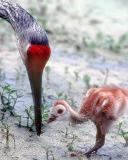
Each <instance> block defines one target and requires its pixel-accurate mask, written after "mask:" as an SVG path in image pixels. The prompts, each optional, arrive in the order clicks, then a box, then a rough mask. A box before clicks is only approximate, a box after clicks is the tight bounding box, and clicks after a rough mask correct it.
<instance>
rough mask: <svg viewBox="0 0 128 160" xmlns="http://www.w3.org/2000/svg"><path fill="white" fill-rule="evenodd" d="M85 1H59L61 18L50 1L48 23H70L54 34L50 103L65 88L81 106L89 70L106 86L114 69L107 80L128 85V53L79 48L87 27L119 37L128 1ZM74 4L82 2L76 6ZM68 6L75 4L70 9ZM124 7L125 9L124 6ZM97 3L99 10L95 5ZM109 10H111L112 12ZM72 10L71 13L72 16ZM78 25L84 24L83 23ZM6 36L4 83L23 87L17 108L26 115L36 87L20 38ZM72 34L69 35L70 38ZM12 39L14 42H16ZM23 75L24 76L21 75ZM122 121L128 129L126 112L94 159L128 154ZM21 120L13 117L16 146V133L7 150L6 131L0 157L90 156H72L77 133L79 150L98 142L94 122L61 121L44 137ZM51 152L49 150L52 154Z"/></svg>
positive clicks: (59, 159) (1, 63) (121, 159)
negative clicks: (31, 81) (29, 75)
mask: <svg viewBox="0 0 128 160" xmlns="http://www.w3.org/2000/svg"><path fill="white" fill-rule="evenodd" d="M34 2H35V1H34ZM44 2H45V1H44ZM49 2H51V1H49ZM35 3H36V2H35ZM80 3H83V5H82V6H83V8H82V9H81V7H80V6H79V4H78V2H77V1H76V0H74V1H73V4H72V3H71V1H69V2H66V3H64V4H63V1H59V3H58V4H62V5H61V6H64V11H63V12H64V13H63V12H62V11H61V12H60V16H58V17H57V16H52V14H53V12H54V15H56V14H57V13H58V12H57V11H56V10H55V6H54V3H52V2H51V3H48V4H49V10H48V11H47V13H46V14H47V15H49V18H51V20H50V22H49V23H47V27H48V28H50V23H52V22H53V21H55V22H58V21H59V22H60V20H61V23H55V25H54V26H53V28H54V29H58V28H61V27H62V26H64V27H65V29H64V30H66V31H67V32H66V34H61V33H58V32H57V31H56V36H55V35H54V34H53V35H49V38H50V43H51V47H52V54H51V58H50V60H49V62H48V64H47V65H48V66H50V68H51V71H50V74H49V84H47V79H46V72H44V76H43V88H44V96H45V99H46V102H47V103H48V104H49V106H50V105H51V103H52V101H53V100H52V99H51V98H50V97H51V96H53V95H54V96H56V95H57V94H58V93H60V92H64V93H65V94H66V95H68V97H72V98H73V100H75V102H76V103H75V104H76V106H79V104H80V101H81V99H82V96H83V93H84V91H85V89H86V85H85V84H84V82H83V76H84V75H85V74H88V75H89V76H90V77H91V82H90V83H91V85H102V84H103V83H104V79H105V73H106V69H108V79H107V84H116V85H121V86H128V83H127V82H128V73H127V68H128V57H127V56H126V57H122V56H121V55H114V54H111V53H108V52H107V54H104V52H103V51H100V52H99V53H97V54H95V55H93V54H90V53H88V52H87V51H86V50H83V48H82V49H81V50H80V51H79V52H77V51H76V50H75V49H74V47H73V46H75V44H76V43H77V42H78V44H80V42H81V38H82V36H79V34H81V35H83V34H84V33H85V32H88V33H89V34H91V35H92V36H94V35H95V33H96V32H97V31H99V30H100V31H103V32H105V33H110V34H111V35H113V36H115V37H118V36H120V35H121V34H122V33H124V32H125V31H127V26H128V14H127V5H124V4H127V1H119V0H118V1H116V0H112V1H110V0H109V1H108V2H107V3H106V5H104V3H103V1H101V0H99V1H98V2H97V3H96V4H95V3H94V0H91V1H86V2H85V1H84V0H83V1H82V0H81V1H80ZM20 4H22V1H20ZM71 4H72V5H74V6H78V7H72V8H71ZM94 4H95V6H94ZM23 6H24V7H26V8H27V6H28V1H26V3H24V4H23ZM67 6H68V7H69V6H70V9H69V8H68V7H67ZM84 6H86V7H85V9H86V12H87V9H88V12H89V13H90V14H88V17H87V18H86V19H83V16H84V14H85V13H86V12H85V13H83V11H85V9H84ZM120 6H121V7H122V9H120ZM62 8H63V7H62ZM73 8H76V9H73ZM91 8H92V9H93V10H91ZM89 9H90V10H89ZM80 10H82V11H81V12H79V15H78V17H76V14H75V13H77V11H80ZM108 10H109V11H110V12H108ZM50 11H51V12H50ZM62 13H63V14H62ZM101 13H102V14H101ZM69 15H70V16H71V17H69ZM68 17H69V18H68ZM71 18H72V23H66V25H65V22H69V21H70V20H71ZM95 18H96V19H97V18H98V20H99V21H100V23H98V24H97V25H96V26H94V25H90V21H91V20H92V19H93V20H94V19H95ZM62 19H63V21H62ZM72 24H73V25H72ZM78 24H79V25H80V26H84V27H79V25H78ZM85 26H86V27H85ZM110 26H111V27H110ZM7 27H8V26H7ZM57 27H58V28H57ZM108 28H109V29H108ZM8 29H9V28H8ZM10 30H11V29H10ZM10 30H8V32H10ZM71 31H72V32H71ZM69 33H70V34H69ZM71 33H72V34H71ZM76 33H77V34H76ZM78 33H79V34H78ZM53 37H55V38H54V39H53ZM5 38H8V39H9V41H8V42H7V46H8V47H6V45H1V54H0V69H1V76H2V75H4V76H5V78H4V79H3V80H1V81H0V83H1V84H4V83H5V82H6V83H9V84H11V85H12V86H14V87H15V88H17V89H23V91H24V96H23V97H22V99H21V101H20V102H19V103H17V105H16V108H15V109H16V112H18V113H19V114H21V115H24V114H25V113H24V109H25V106H29V105H31V104H32V99H31V91H30V86H29V82H28V78H27V75H26V71H25V68H24V66H23V64H22V61H21V59H20V58H19V54H18V51H17V49H16V44H15V41H16V39H15V38H14V36H13V35H11V36H10V37H5ZM77 38H78V39H77ZM65 39H66V42H65ZM67 39H69V41H68V40H67ZM74 39H75V40H74ZM76 39H77V40H76ZM52 40H53V41H52ZM10 41H12V43H11V44H10ZM105 53H106V52H105ZM12 62H13V63H12ZM74 72H78V73H79V78H78V80H77V81H76V80H75V74H74ZM17 76H18V78H16V77H17ZM122 121H123V128H124V130H125V131H127V128H128V120H127V116H123V117H121V118H120V119H119V120H118V121H117V122H116V123H115V124H114V125H113V126H112V128H111V131H110V133H109V134H108V135H107V137H106V144H105V145H104V147H103V148H102V149H100V150H99V152H98V155H94V156H92V157H91V158H90V159H92V160H93V159H94V160H108V159H112V160H127V159H128V158H127V157H128V148H127V147H125V146H124V145H125V141H124V139H123V138H122V137H121V136H120V135H118V124H119V122H122ZM16 122H17V119H15V118H12V117H9V118H8V123H9V125H10V132H11V133H12V134H14V135H15V140H16V147H15V148H14V143H13V140H12V139H11V138H10V148H9V149H6V147H5V146H6V144H5V138H3V137H2V133H0V160H47V159H48V160H72V159H76V160H86V159H87V158H86V157H81V158H80V157H79V158H78V157H77V158H71V157H70V152H69V150H68V145H69V144H70V143H71V141H72V138H73V136H76V139H75V141H74V143H73V148H74V149H75V150H82V151H87V150H88V149H89V148H90V147H91V146H93V144H94V141H95V131H96V130H95V126H94V125H93V123H91V122H90V121H89V122H86V123H85V124H81V125H77V126H75V127H73V126H69V123H68V122H55V123H53V124H50V125H46V126H45V128H44V133H43V134H42V135H41V136H40V137H37V136H36V135H35V133H32V132H29V131H28V130H27V129H25V128H23V127H21V128H19V127H18V126H17V125H15V123H16ZM66 130H68V135H67V136H65V134H66ZM47 151H48V154H49V157H48V158H47Z"/></svg>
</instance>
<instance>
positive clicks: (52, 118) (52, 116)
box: [47, 114, 57, 123]
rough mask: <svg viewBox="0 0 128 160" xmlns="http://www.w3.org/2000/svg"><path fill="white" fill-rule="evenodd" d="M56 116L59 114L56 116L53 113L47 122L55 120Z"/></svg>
mask: <svg viewBox="0 0 128 160" xmlns="http://www.w3.org/2000/svg"><path fill="white" fill-rule="evenodd" d="M56 118H57V116H55V115H54V114H51V115H50V117H49V119H48V121H47V123H51V122H53V121H55V120H56Z"/></svg>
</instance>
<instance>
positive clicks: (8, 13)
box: [0, 0, 34, 34]
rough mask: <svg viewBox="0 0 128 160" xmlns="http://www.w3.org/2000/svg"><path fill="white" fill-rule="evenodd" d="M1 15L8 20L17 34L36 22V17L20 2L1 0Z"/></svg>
mask: <svg viewBox="0 0 128 160" xmlns="http://www.w3.org/2000/svg"><path fill="white" fill-rule="evenodd" d="M0 17H1V18H3V19H5V20H7V21H8V22H9V23H10V24H11V25H12V27H13V29H14V30H15V32H16V33H17V34H20V33H21V32H22V31H24V30H26V29H27V28H29V27H30V26H32V25H33V23H34V18H33V17H32V16H31V15H30V14H29V13H28V12H27V11H26V10H24V9H23V8H22V7H21V6H19V5H18V4H13V3H10V2H7V1H3V0H0Z"/></svg>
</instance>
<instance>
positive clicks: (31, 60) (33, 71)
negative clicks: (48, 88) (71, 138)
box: [25, 45, 50, 135]
mask: <svg viewBox="0 0 128 160" xmlns="http://www.w3.org/2000/svg"><path fill="white" fill-rule="evenodd" d="M49 57H50V48H49V46H48V45H46V46H44V45H31V46H30V47H29V48H28V50H27V58H26V62H25V65H26V68H27V72H28V77H29V80H30V85H31V89H32V96H33V102H34V112H35V126H36V131H37V135H40V134H41V125H42V113H41V104H42V101H41V90H42V73H43V69H44V67H45V64H46V63H47V61H48V59H49Z"/></svg>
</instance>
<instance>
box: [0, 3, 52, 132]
mask: <svg viewBox="0 0 128 160" xmlns="http://www.w3.org/2000/svg"><path fill="white" fill-rule="evenodd" d="M0 17H1V18H3V19H5V20H6V21H8V22H9V23H10V24H11V26H12V28H13V29H14V31H15V33H16V36H17V42H18V49H19V52H20V55H21V58H22V60H23V62H24V64H25V66H26V69H27V73H28V77H29V81H30V85H31V90H32V96H33V102H34V112H35V126H36V131H37V135H40V134H41V124H42V116H41V103H42V102H41V88H42V73H43V69H44V67H45V64H46V62H47V61H48V59H49V56H50V47H49V41H48V37H47V34H46V32H45V30H44V29H43V28H42V27H41V26H40V25H38V24H37V22H36V20H35V19H34V18H33V17H32V16H31V15H30V14H29V13H28V12H27V11H26V10H25V9H23V8H22V7H21V6H20V5H18V4H13V3H10V2H7V1H4V0H0Z"/></svg>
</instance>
